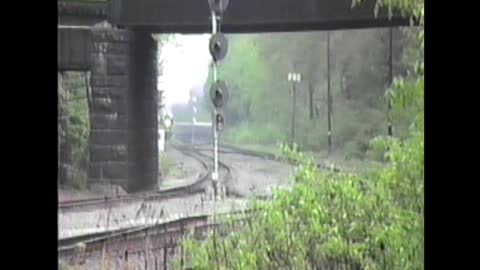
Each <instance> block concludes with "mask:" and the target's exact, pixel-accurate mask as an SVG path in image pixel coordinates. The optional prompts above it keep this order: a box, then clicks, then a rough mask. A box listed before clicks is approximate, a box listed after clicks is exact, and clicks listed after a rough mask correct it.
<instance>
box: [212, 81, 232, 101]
mask: <svg viewBox="0 0 480 270" xmlns="http://www.w3.org/2000/svg"><path fill="white" fill-rule="evenodd" d="M210 98H211V100H212V103H213V106H215V108H222V107H223V106H225V104H226V103H227V101H228V88H227V85H226V83H225V82H224V81H221V80H219V81H215V82H214V83H213V84H212V87H210Z"/></svg>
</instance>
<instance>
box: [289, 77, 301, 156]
mask: <svg viewBox="0 0 480 270" xmlns="http://www.w3.org/2000/svg"><path fill="white" fill-rule="evenodd" d="M288 81H290V82H292V94H291V96H292V99H291V100H292V104H291V106H292V126H291V137H290V139H291V147H292V148H293V145H294V143H295V104H296V103H297V94H296V87H295V86H296V83H298V82H300V81H301V75H300V73H288Z"/></svg>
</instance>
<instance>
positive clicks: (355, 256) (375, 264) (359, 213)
mask: <svg viewBox="0 0 480 270" xmlns="http://www.w3.org/2000/svg"><path fill="white" fill-rule="evenodd" d="M388 148H389V149H390V151H389V158H390V160H391V163H390V165H389V166H388V167H387V168H386V169H383V170H379V171H376V172H374V173H371V174H369V175H351V174H346V173H330V172H322V171H319V170H318V169H317V168H316V166H315V165H314V164H313V163H312V162H309V161H303V163H302V164H301V165H300V166H299V167H298V168H297V172H296V175H295V178H296V179H297V181H296V185H295V187H294V189H293V190H292V191H291V192H287V191H276V193H275V198H274V199H273V200H272V201H271V202H268V203H263V204H262V205H261V206H262V210H261V211H260V212H258V213H256V214H255V215H254V216H251V217H250V218H249V219H248V221H247V222H246V225H245V226H244V227H243V228H242V229H239V230H236V231H234V232H232V233H230V234H228V235H226V236H224V237H223V238H222V239H219V236H218V234H217V236H216V238H215V240H214V238H213V235H210V236H209V237H208V238H207V240H206V241H204V242H196V241H193V240H192V239H190V240H189V241H187V242H186V243H185V248H186V253H188V254H191V257H190V258H189V260H190V262H191V266H192V267H193V268H194V269H320V268H323V267H326V266H336V268H338V267H340V265H342V264H346V265H347V266H349V268H347V269H353V268H354V267H358V266H360V267H362V268H363V269H389V270H390V269H423V209H424V208H423V205H424V202H423V178H424V171H423V149H424V148H423V137H422V136H421V133H413V134H412V136H411V137H410V138H409V139H408V140H406V141H404V142H399V141H395V140H391V141H388ZM288 151H290V152H291V153H294V154H298V153H295V149H289V150H288ZM298 159H299V160H301V159H302V157H299V158H298ZM214 246H216V248H214ZM224 254H226V256H225V255H224ZM215 257H217V258H216V259H215ZM217 260H218V268H216V266H217Z"/></svg>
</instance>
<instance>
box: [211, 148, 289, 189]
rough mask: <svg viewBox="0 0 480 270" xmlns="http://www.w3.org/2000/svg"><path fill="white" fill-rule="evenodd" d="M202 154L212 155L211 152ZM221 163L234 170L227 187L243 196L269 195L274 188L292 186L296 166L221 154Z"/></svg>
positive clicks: (256, 158)
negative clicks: (291, 178) (292, 176)
mask: <svg viewBox="0 0 480 270" xmlns="http://www.w3.org/2000/svg"><path fill="white" fill-rule="evenodd" d="M202 153H205V154H209V155H211V152H210V151H202ZM219 159H220V161H222V162H224V163H226V164H228V165H229V166H230V167H231V169H232V176H233V177H232V180H231V181H229V182H227V183H226V185H227V187H228V189H229V190H231V191H234V192H235V193H237V194H239V195H241V196H246V197H248V196H251V195H254V194H259V195H269V194H271V190H272V188H273V187H287V186H290V184H291V180H290V176H291V175H292V173H293V170H294V166H291V165H289V164H287V163H283V162H279V161H273V160H267V159H263V158H258V157H252V156H247V155H242V154H225V153H223V154H220V156H219Z"/></svg>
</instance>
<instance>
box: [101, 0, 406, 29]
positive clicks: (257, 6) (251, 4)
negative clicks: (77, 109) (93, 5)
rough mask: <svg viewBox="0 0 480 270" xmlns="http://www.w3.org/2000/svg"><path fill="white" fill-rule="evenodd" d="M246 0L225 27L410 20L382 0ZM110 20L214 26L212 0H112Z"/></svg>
mask: <svg viewBox="0 0 480 270" xmlns="http://www.w3.org/2000/svg"><path fill="white" fill-rule="evenodd" d="M352 1H354V0H261V1H259V0H242V1H230V4H229V6H228V8H227V10H226V12H225V14H224V18H223V21H222V32H226V33H245V32H289V31H312V30H339V29H353V28H373V27H389V26H407V25H409V20H408V19H406V18H402V17H401V16H400V15H399V14H393V16H392V18H391V20H389V18H388V13H387V12H385V11H381V12H380V13H379V14H378V16H377V17H375V16H374V7H375V2H376V0H364V1H363V2H364V3H362V4H361V5H359V6H356V7H353V8H352ZM107 10H108V12H107V13H108V20H109V22H110V23H112V24H114V25H118V26H122V27H142V28H145V29H148V30H149V31H151V32H157V33H169V32H171V33H207V32H211V22H210V19H209V18H210V11H209V5H208V1H207V0H135V1H130V0H112V1H110V2H109V5H108V8H107Z"/></svg>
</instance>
